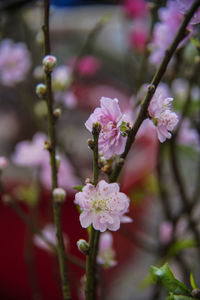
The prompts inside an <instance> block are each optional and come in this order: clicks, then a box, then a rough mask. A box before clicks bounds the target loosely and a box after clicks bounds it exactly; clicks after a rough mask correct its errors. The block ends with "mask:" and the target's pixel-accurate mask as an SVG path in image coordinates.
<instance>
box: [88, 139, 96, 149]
mask: <svg viewBox="0 0 200 300" xmlns="http://www.w3.org/2000/svg"><path fill="white" fill-rule="evenodd" d="M87 143H88V147H89V148H90V149H91V150H93V149H94V141H93V140H91V139H88V141H87Z"/></svg>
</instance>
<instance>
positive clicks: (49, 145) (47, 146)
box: [44, 141, 51, 150]
mask: <svg viewBox="0 0 200 300" xmlns="http://www.w3.org/2000/svg"><path fill="white" fill-rule="evenodd" d="M44 149H45V150H50V149H51V143H50V142H49V141H45V142H44Z"/></svg>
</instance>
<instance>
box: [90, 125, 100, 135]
mask: <svg viewBox="0 0 200 300" xmlns="http://www.w3.org/2000/svg"><path fill="white" fill-rule="evenodd" d="M100 131H101V124H100V123H98V122H96V123H94V124H93V127H92V134H93V135H99V133H100Z"/></svg>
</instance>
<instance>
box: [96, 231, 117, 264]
mask: <svg viewBox="0 0 200 300" xmlns="http://www.w3.org/2000/svg"><path fill="white" fill-rule="evenodd" d="M112 245H113V236H112V234H111V233H110V232H104V233H102V234H101V235H100V241H99V252H98V256H97V262H98V263H99V264H101V265H103V266H104V267H106V268H108V267H114V266H116V264H117V262H116V260H115V251H114V249H113V248H112Z"/></svg>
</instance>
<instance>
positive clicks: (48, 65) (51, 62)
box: [42, 55, 57, 72]
mask: <svg viewBox="0 0 200 300" xmlns="http://www.w3.org/2000/svg"><path fill="white" fill-rule="evenodd" d="M56 61H57V59H56V57H55V56H53V55H46V56H45V57H44V58H43V61H42V63H43V66H44V71H45V72H52V71H53V68H54V67H55V65H56Z"/></svg>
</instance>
